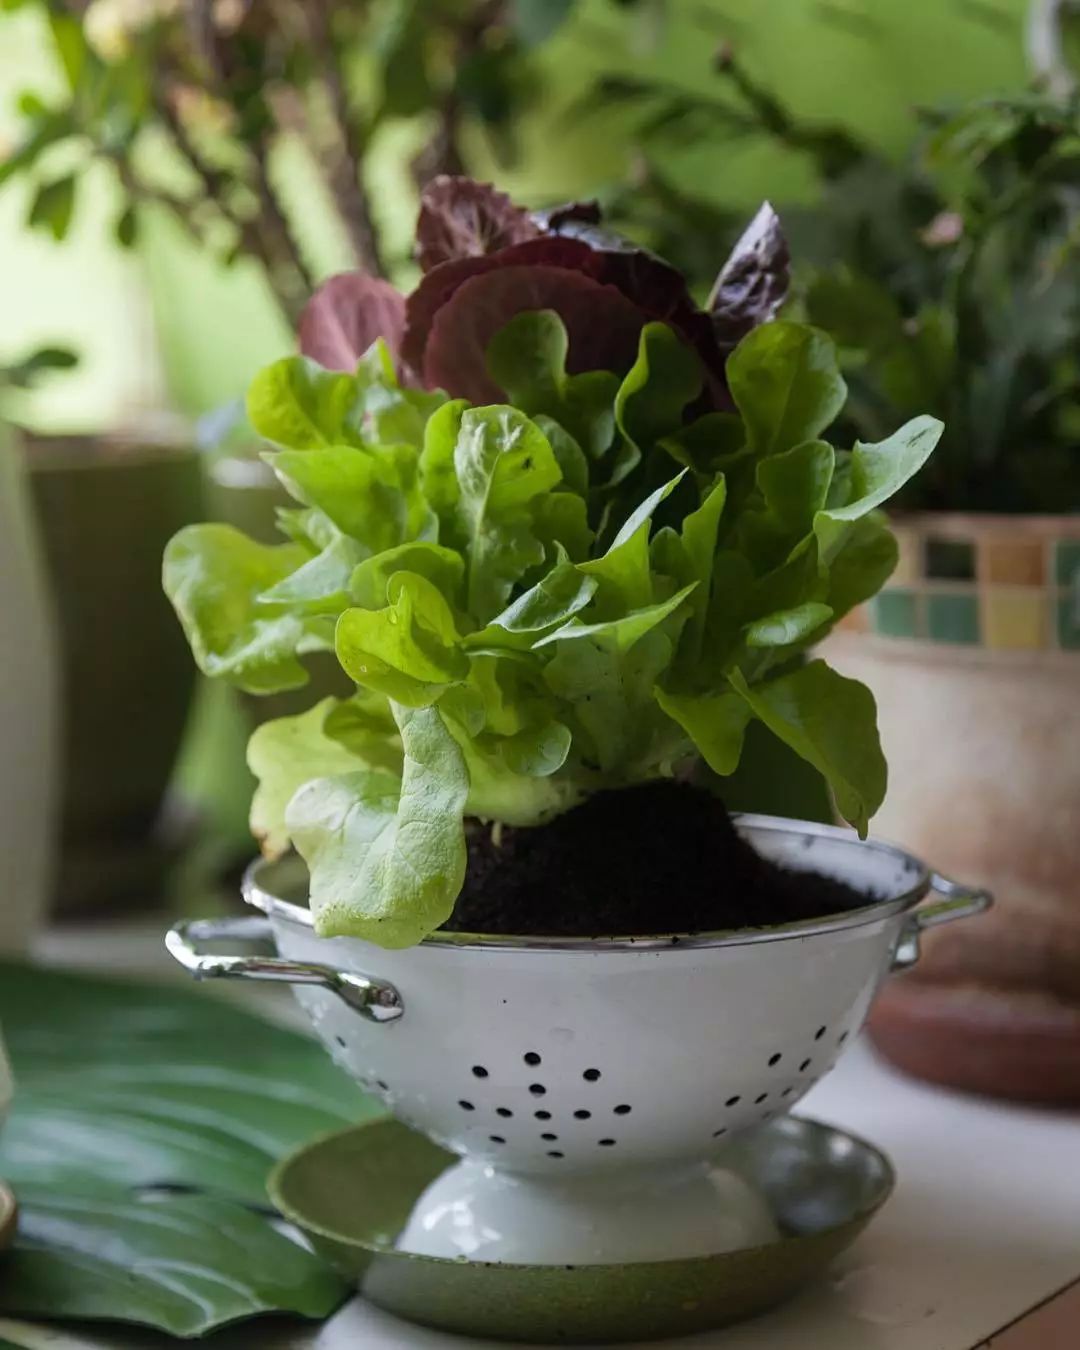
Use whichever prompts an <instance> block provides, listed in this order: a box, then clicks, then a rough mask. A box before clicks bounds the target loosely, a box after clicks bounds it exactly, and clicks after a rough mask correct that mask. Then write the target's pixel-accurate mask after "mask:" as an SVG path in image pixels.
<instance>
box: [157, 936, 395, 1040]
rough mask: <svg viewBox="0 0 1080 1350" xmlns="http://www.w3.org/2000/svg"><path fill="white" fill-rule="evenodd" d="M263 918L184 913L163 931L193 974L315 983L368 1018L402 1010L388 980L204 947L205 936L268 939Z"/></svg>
mask: <svg viewBox="0 0 1080 1350" xmlns="http://www.w3.org/2000/svg"><path fill="white" fill-rule="evenodd" d="M272 940H273V931H272V929H271V927H270V922H269V920H267V919H264V918H261V917H257V916H254V915H253V916H251V917H245V918H236V919H189V920H187V921H186V922H184V923H178V924H174V925H173V927H172V928H170V929H169V931H168V933H166V935H165V946H166V948H167V949H168V952H169V955H170V956H172V957H173V958H174V960H176V961H179V962H180V964H181V965H182V966H183V967H184V969H185V970H188V971H190V972H191V974H192V975H194V976H195V978H196V979H197V980H217V979H230V980H277V981H279V982H281V983H284V984H316V985H320V986H321V987H322V988H323V989H328V990H329V991H330V992H331V993H332V994H336V995H337V996H338V998H340V999H341V1000H342V1002H343V1003H347V1004H348V1006H349V1007H350V1008H352V1010H353V1011H354V1012H358V1013H359V1014H360V1016H361V1017H366V1018H367V1019H368V1021H370V1022H394V1021H396V1020H397V1019H398V1018H399V1017H400V1016H401V1014H402V1013H403V1012H404V1011H405V1005H404V1003H403V1002H402V999H401V995H400V994H399V993H398V991H397V990H396V989H395V988H394V986H393V985H392V984H387V983H386V982H385V981H384V980H383V981H380V980H372V979H369V978H368V977H367V976H366V975H355V974H353V973H351V972H349V971H344V970H334V969H333V967H332V966H322V965H318V964H317V963H315V962H309V961H289V960H286V959H285V958H284V957H280V956H225V955H221V954H219V953H213V952H203V951H200V947H201V945H202V944H203V943H206V942H215V941H216V942H221V941H229V942H272Z"/></svg>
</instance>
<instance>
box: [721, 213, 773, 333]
mask: <svg viewBox="0 0 1080 1350" xmlns="http://www.w3.org/2000/svg"><path fill="white" fill-rule="evenodd" d="M790 283H791V254H790V253H789V252H788V246H787V240H786V239H785V238H784V232H783V230H782V229H781V228H780V217H779V216H778V215H777V214H776V212H775V211H774V210H773V208H772V207H771V206H770V205H769V203H768V202H763V203H762V205H761V207H760V209H759V210H758V213H757V215H756V216H755V217H754V218H753V220H752V221H751V222H750V224H749V225H748V226H747V227H746V229H745V230H744V231H743V234H742V237H741V238H740V239H739V242H738V243H737V244H736V245H735V247H734V248H733V249H732V250H731V254H730V256H729V258H728V260H727V262H726V263H725V264H724V265H723V267H722V268H721V269H720V275H719V276H718V277H717V278H716V281H715V283H714V284H713V288H712V294H711V295H710V296H709V301H708V308H709V312H710V315H711V318H712V326H713V332H714V333H715V335H716V341H717V342H718V343H719V344H720V346H721V347H722V348H725V349H730V348H732V347H734V346H735V344H736V343H737V342H739V340H740V339H741V338H744V337H745V336H746V334H747V333H749V332H750V330H751V329H752V328H756V327H757V325H758V324H759V323H767V322H768V321H769V320H770V319H774V318H776V315H777V314H778V313H779V311H780V307H781V306H782V305H783V303H784V301H785V300H786V299H787V294H788V287H789V285H790Z"/></svg>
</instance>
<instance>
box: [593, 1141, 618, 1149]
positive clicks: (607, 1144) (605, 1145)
mask: <svg viewBox="0 0 1080 1350" xmlns="http://www.w3.org/2000/svg"><path fill="white" fill-rule="evenodd" d="M596 1142H597V1143H598V1144H599V1145H600V1147H601V1148H611V1146H612V1145H613V1144H614V1143H615V1140H614V1139H598V1140H597V1141H596Z"/></svg>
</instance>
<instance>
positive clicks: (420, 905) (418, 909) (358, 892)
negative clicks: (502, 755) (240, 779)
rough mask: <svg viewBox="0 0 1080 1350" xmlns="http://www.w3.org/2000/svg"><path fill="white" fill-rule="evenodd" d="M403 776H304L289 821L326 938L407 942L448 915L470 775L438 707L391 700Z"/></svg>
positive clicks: (461, 869) (460, 875)
mask: <svg viewBox="0 0 1080 1350" xmlns="http://www.w3.org/2000/svg"><path fill="white" fill-rule="evenodd" d="M391 707H392V711H393V715H394V720H395V721H396V723H397V726H398V730H399V732H400V735H401V746H402V752H403V764H402V772H401V775H400V777H398V776H396V775H394V774H392V773H387V772H382V771H359V772H354V773H345V774H339V775H336V776H333V777H328V778H316V779H314V780H313V781H311V782H308V783H306V784H305V785H304V786H303V787H302V788H301V789H300V790H299V791H298V792H297V793H296V795H295V796H294V797H293V798H292V800H291V801H290V802H289V805H288V808H287V810H286V824H287V827H288V830H289V834H290V835H291V837H292V841H293V843H294V844H295V845H296V848H297V851H298V852H299V853H300V855H301V856H302V857H303V859H304V861H305V862H306V863H307V865H308V870H309V872H310V875H311V910H312V914H313V915H314V918H315V931H316V932H317V933H318V934H319V936H320V937H357V938H363V939H364V940H365V941H368V942H375V943H378V945H379V946H382V947H409V946H412V945H413V944H414V943H417V942H419V941H420V939H421V938H423V937H425V936H426V935H427V934H428V933H430V932H432V931H433V930H434V929H436V928H438V927H439V925H440V924H442V923H444V922H445V921H446V920H447V919H448V918H449V917H450V911H451V910H452V909H453V907H454V902H455V900H456V899H457V896H458V893H459V892H460V890H461V884H462V881H463V880H464V878H465V859H466V852H465V827H464V820H463V813H464V808H465V802H466V799H467V797H468V793H469V775H468V773H467V771H466V768H465V761H464V758H463V757H462V754H461V751H460V750H459V748H458V745H457V742H456V741H455V740H454V738H453V737H452V736H451V735H450V733H449V731H447V729H446V726H445V724H444V722H443V720H442V717H441V716H440V714H439V711H438V709H436V708H405V707H402V706H401V705H399V704H392V705H391Z"/></svg>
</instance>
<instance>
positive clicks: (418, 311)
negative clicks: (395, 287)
mask: <svg viewBox="0 0 1080 1350" xmlns="http://www.w3.org/2000/svg"><path fill="white" fill-rule="evenodd" d="M524 264H530V265H531V264H537V265H547V266H551V267H563V268H567V269H568V270H570V271H575V272H582V273H583V274H585V275H590V273H591V271H592V270H593V269H596V268H598V267H599V260H598V259H597V257H596V255H595V254H594V253H593V251H592V249H591V248H589V246H588V245H587V244H583V243H579V242H578V241H576V240H573V239H559V238H557V237H554V236H550V237H548V236H542V237H540V238H538V239H530V240H527V241H526V242H525V243H522V244H516V245H513V246H512V247H510V248H506V249H502V250H501V251H500V252H499V253H489V254H487V255H486V256H485V257H483V258H455V259H454V260H453V261H451V262H445V263H440V265H439V266H438V267H434V268H432V270H431V271H430V272H428V273H426V274H425V275H424V276H422V277H421V278H420V283H419V285H418V286H417V288H416V290H415V291H413V293H412V294H411V295H410V296H409V297H408V299H407V300H406V302H405V332H404V335H403V337H402V340H401V353H402V356H403V357H404V358H405V360H406V361H407V362H408V363H409V365H410V366H411V367H412V368H413V370H415V371H417V372H422V371H423V369H424V349H425V346H426V345H427V340H428V335H429V333H430V332H431V326H432V324H433V322H434V320H435V316H436V314H437V313H438V312H439V310H440V309H441V308H442V306H443V305H445V304H446V302H447V301H448V300H449V299H450V297H451V296H452V295H453V294H454V292H455V291H456V290H457V289H458V287H459V286H461V285H463V284H464V283H465V282H466V281H468V280H470V279H471V278H472V277H477V276H481V275H482V274H483V273H485V272H491V271H496V270H497V269H499V268H502V267H518V266H522V265H524ZM541 308H544V306H541ZM451 392H453V393H454V394H455V396H458V394H457V391H456V390H453V391H451Z"/></svg>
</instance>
